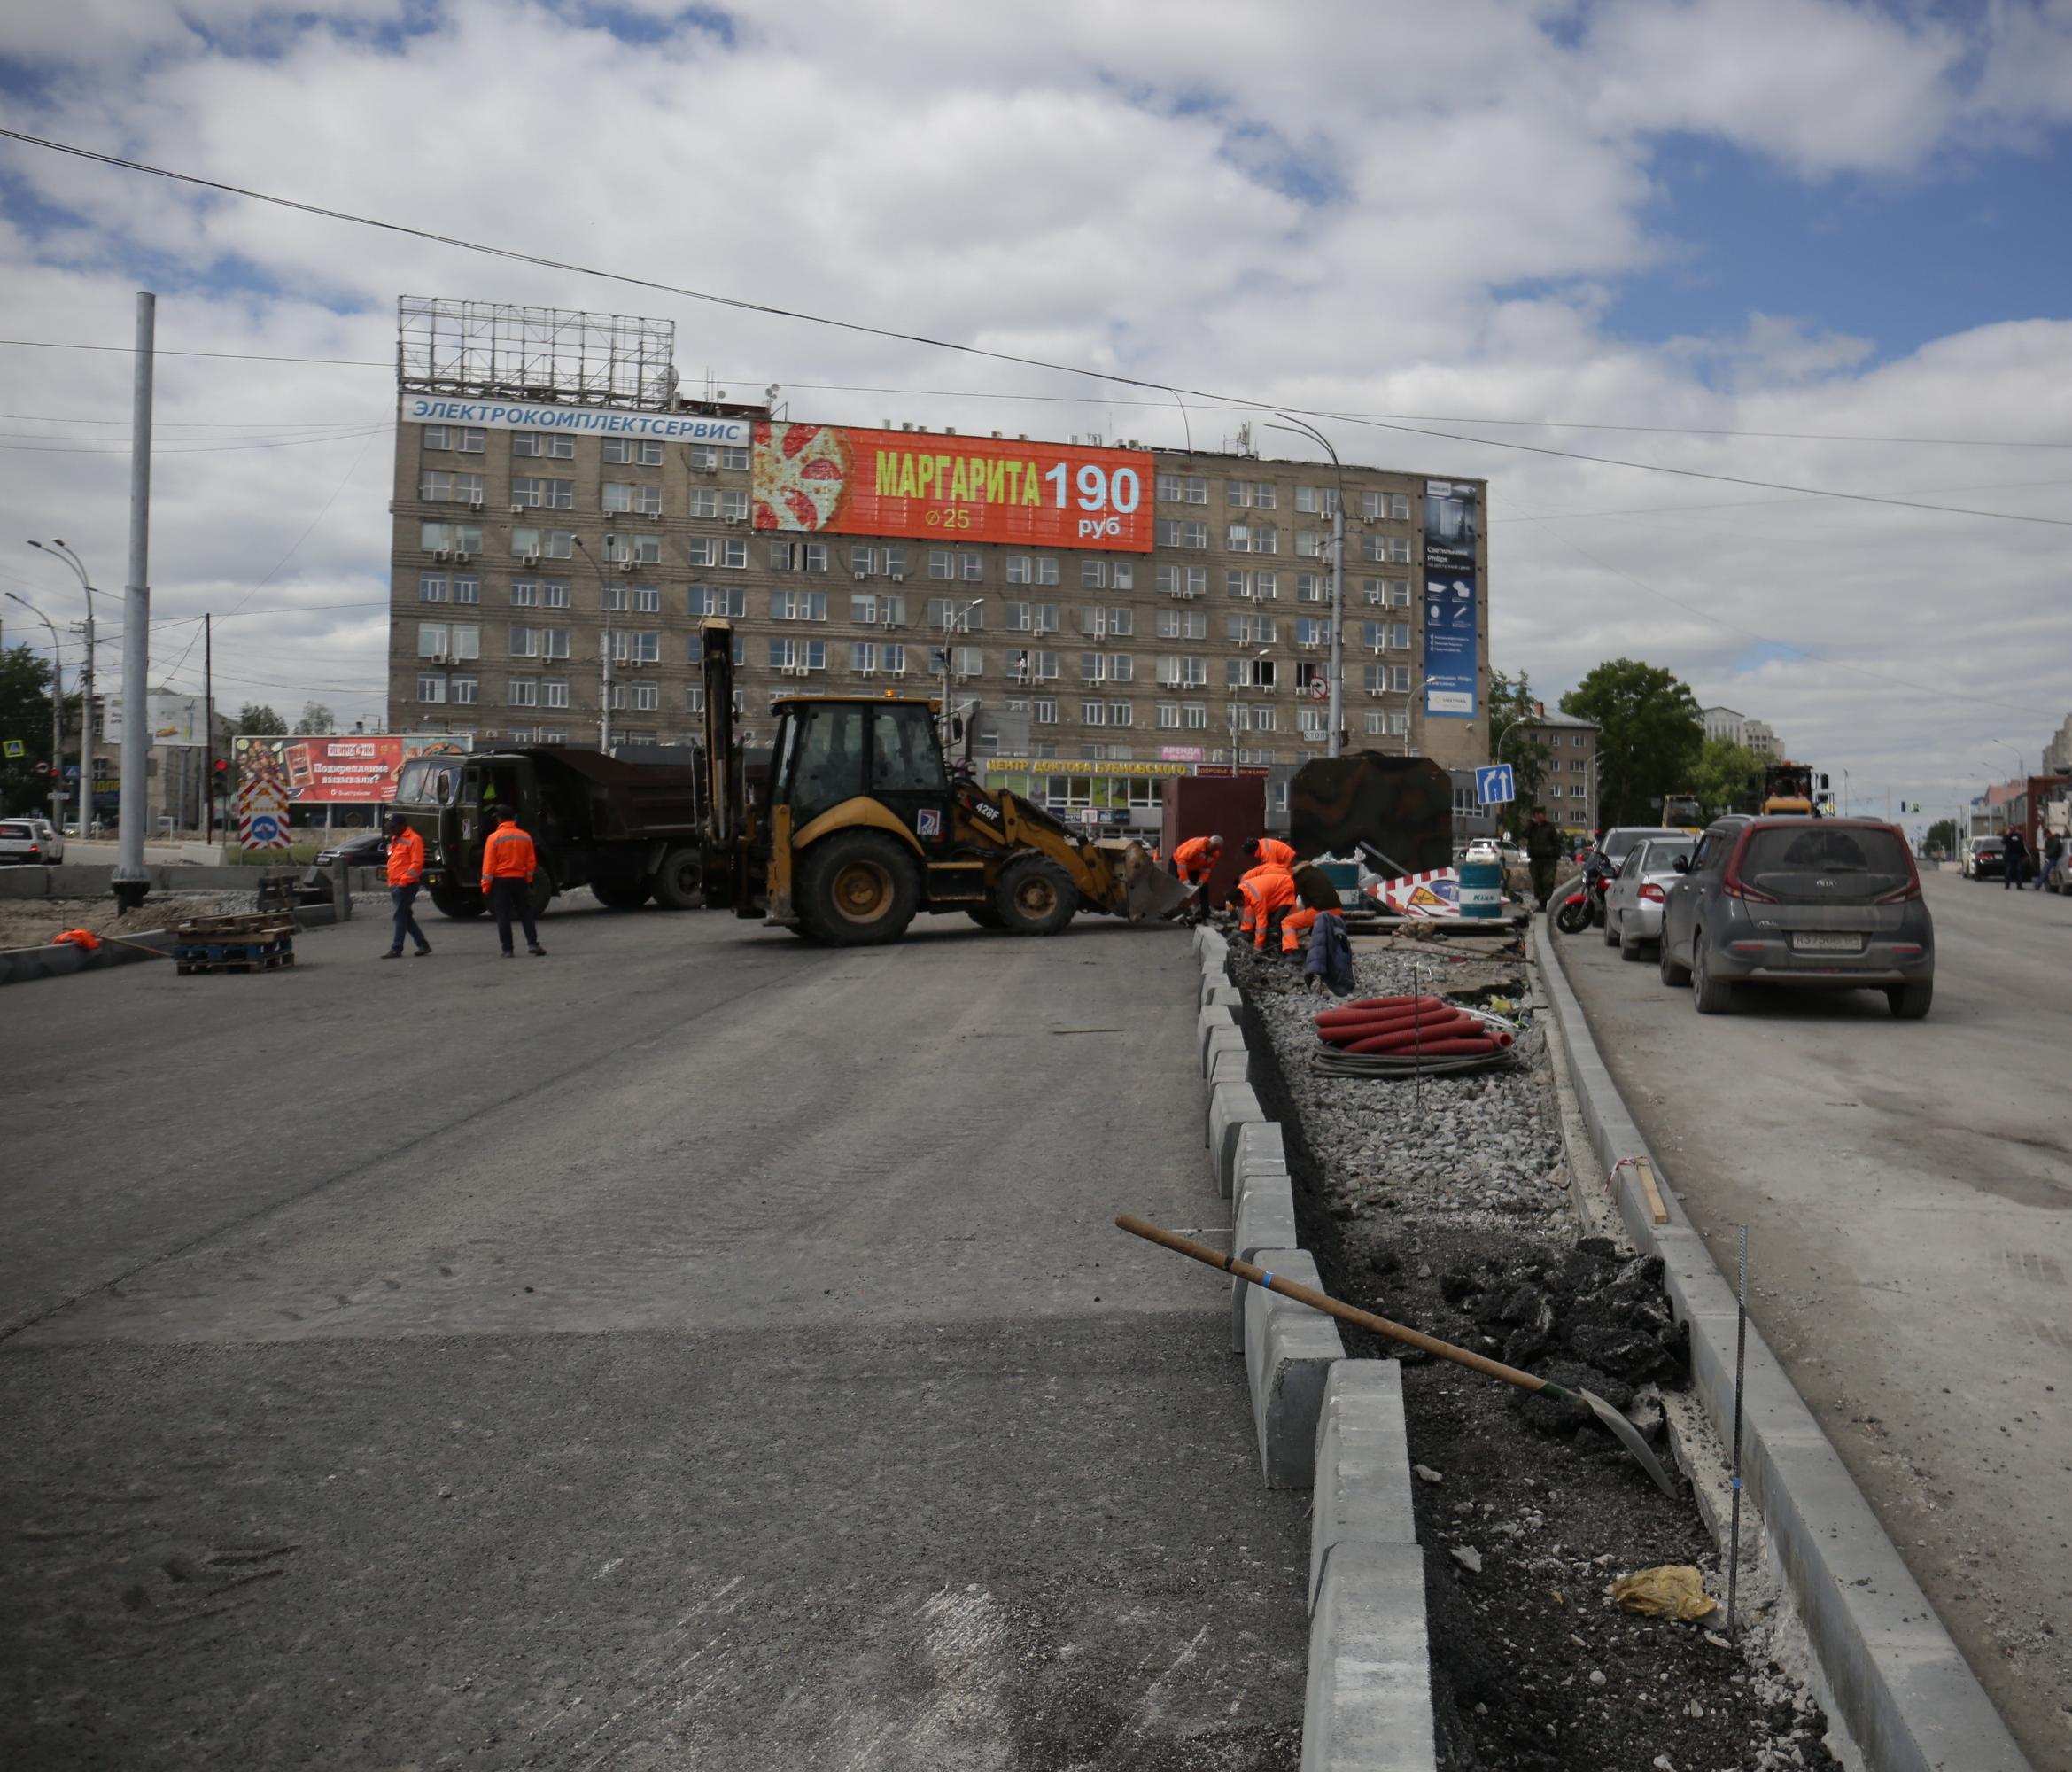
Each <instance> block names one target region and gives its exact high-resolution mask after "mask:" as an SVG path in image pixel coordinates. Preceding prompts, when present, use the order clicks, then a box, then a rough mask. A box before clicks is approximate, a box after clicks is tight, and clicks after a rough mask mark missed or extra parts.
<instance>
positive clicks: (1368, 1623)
mask: <svg viewBox="0 0 2072 1772" xmlns="http://www.w3.org/2000/svg"><path fill="white" fill-rule="evenodd" d="M1391 1364H1393V1363H1391ZM1437 1754H1438V1747H1437V1745H1436V1743H1435V1742H1434V1740H1433V1737H1432V1651H1431V1646H1430V1644H1429V1643H1428V1642H1427V1640H1426V1637H1425V1632H1424V1552H1423V1551H1422V1550H1419V1549H1418V1548H1417V1546H1416V1544H1415V1543H1409V1544H1388V1543H1366V1542H1362V1541H1359V1540H1353V1541H1349V1542H1346V1543H1340V1544H1339V1546H1338V1547H1337V1549H1335V1550H1333V1551H1332V1552H1331V1557H1330V1558H1329V1559H1328V1561H1327V1562H1326V1564H1325V1566H1324V1571H1323V1581H1322V1582H1321V1583H1320V1586H1319V1589H1318V1594H1317V1600H1316V1608H1315V1612H1314V1613H1313V1614H1312V1615H1311V1618H1310V1620H1309V1684H1308V1693H1307V1696H1306V1698H1305V1699H1304V1702H1303V1706H1302V1772H1432V1767H1433V1766H1434V1765H1435V1764H1436V1763H1437Z"/></svg>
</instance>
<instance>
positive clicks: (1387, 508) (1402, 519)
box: [1360, 493, 1410, 523]
mask: <svg viewBox="0 0 2072 1772" xmlns="http://www.w3.org/2000/svg"><path fill="white" fill-rule="evenodd" d="M1360 515H1361V516H1362V517H1365V518H1366V519H1367V520H1368V521H1369V522H1370V523H1378V522H1384V521H1385V522H1389V523H1408V521H1409V520H1410V495H1409V494H1408V493H1362V494H1360Z"/></svg>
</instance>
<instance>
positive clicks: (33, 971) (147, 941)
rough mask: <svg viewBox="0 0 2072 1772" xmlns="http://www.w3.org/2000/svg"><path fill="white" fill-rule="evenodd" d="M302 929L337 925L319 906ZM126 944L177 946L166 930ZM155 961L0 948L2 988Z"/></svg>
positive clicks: (104, 950) (301, 919)
mask: <svg viewBox="0 0 2072 1772" xmlns="http://www.w3.org/2000/svg"><path fill="white" fill-rule="evenodd" d="M294 916H295V925H296V927H297V928H298V929H318V928H321V927H322V925H324V924H326V923H330V922H335V921H337V918H336V916H335V915H334V913H333V912H332V910H331V907H330V905H312V906H310V907H309V908H308V909H307V910H301V911H297V912H296V913H294ZM123 940H124V941H126V942H139V943H142V944H144V945H145V946H148V947H150V948H151V949H153V950H155V951H156V952H159V953H166V952H169V951H170V950H171V948H172V945H173V937H172V936H171V935H170V934H169V933H167V931H165V930H162V929H152V930H150V931H148V932H147V933H145V934H144V935H139V936H125V937H123ZM149 959H151V954H149V953H144V952H139V951H138V950H137V949H136V948H134V947H117V946H116V945H115V944H114V943H113V942H104V943H103V944H101V946H100V947H99V948H98V949H97V950H96V951H95V952H92V953H82V952H80V950H79V949H77V948H76V947H74V946H73V945H72V944H70V943H66V944H64V945H63V946H59V945H58V944H56V943H52V944H50V945H49V946H47V947H12V948H0V985H4V984H27V983H32V982H34V981H35V980H37V979H40V978H70V977H73V976H74V975H76V974H79V973H82V972H105V971H107V970H108V969H109V968H111V967H116V966H131V965H138V964H141V963H142V962H144V960H149Z"/></svg>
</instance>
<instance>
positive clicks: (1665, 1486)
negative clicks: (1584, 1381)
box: [1575, 1388, 1676, 1501]
mask: <svg viewBox="0 0 2072 1772" xmlns="http://www.w3.org/2000/svg"><path fill="white" fill-rule="evenodd" d="M1575 1394H1576V1395H1578V1396H1579V1397H1581V1398H1582V1399H1583V1401H1584V1402H1585V1403H1588V1404H1589V1405H1590V1412H1591V1414H1593V1415H1595V1417H1596V1418H1597V1419H1598V1420H1599V1421H1601V1422H1602V1423H1603V1425H1604V1426H1606V1427H1608V1428H1610V1431H1611V1432H1612V1433H1613V1434H1615V1435H1616V1436H1617V1437H1618V1442H1619V1444H1620V1445H1622V1446H1624V1447H1625V1448H1626V1450H1627V1451H1629V1452H1631V1453H1632V1454H1633V1455H1634V1460H1635V1462H1636V1463H1638V1464H1639V1465H1640V1467H1641V1469H1642V1470H1643V1471H1645V1472H1647V1473H1648V1474H1649V1476H1651V1477H1652V1478H1654V1479H1655V1487H1656V1488H1658V1489H1660V1490H1661V1491H1662V1493H1663V1494H1664V1495H1665V1496H1669V1497H1670V1498H1671V1500H1672V1501H1673V1500H1674V1499H1675V1498H1676V1488H1675V1486H1674V1485H1673V1484H1672V1483H1671V1482H1670V1481H1669V1473H1668V1472H1667V1471H1665V1470H1664V1469H1663V1468H1662V1465H1661V1462H1660V1461H1659V1460H1658V1459H1657V1457H1655V1455H1654V1453H1653V1452H1652V1451H1650V1450H1649V1448H1648V1442H1646V1441H1645V1440H1643V1439H1642V1438H1641V1430H1640V1429H1639V1428H1637V1427H1635V1426H1634V1424H1633V1423H1632V1422H1630V1421H1628V1420H1627V1419H1626V1417H1625V1416H1623V1415H1621V1414H1620V1413H1619V1412H1618V1411H1617V1410H1616V1409H1614V1408H1613V1407H1612V1406H1611V1405H1610V1403H1607V1402H1605V1400H1604V1399H1603V1397H1601V1396H1599V1395H1596V1394H1595V1392H1594V1391H1587V1390H1583V1389H1581V1388H1578V1389H1577V1391H1576V1393H1575Z"/></svg>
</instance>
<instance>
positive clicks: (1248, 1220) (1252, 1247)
mask: <svg viewBox="0 0 2072 1772" xmlns="http://www.w3.org/2000/svg"><path fill="white" fill-rule="evenodd" d="M1237 1208H1238V1211H1237V1216H1236V1219H1235V1222H1234V1223H1233V1224H1232V1226H1231V1230H1230V1249H1231V1252H1232V1253H1233V1254H1234V1255H1236V1256H1237V1257H1238V1260H1239V1261H1241V1262H1253V1261H1257V1260H1258V1259H1259V1252H1260V1251H1261V1249H1292V1248H1294V1247H1298V1246H1297V1243H1296V1238H1295V1193H1294V1189H1293V1188H1292V1186H1290V1185H1289V1183H1288V1179H1287V1177H1285V1176H1274V1175H1267V1174H1263V1173H1254V1174H1251V1175H1248V1176H1244V1177H1240V1185H1239V1187H1238V1198H1237ZM1253 1290H1255V1288H1254V1287H1253V1285H1252V1284H1251V1282H1250V1281H1248V1280H1242V1279H1233V1280H1232V1281H1231V1282H1230V1351H1231V1352H1232V1353H1234V1354H1242V1353H1243V1352H1244V1351H1245V1300H1246V1295H1247V1294H1250V1293H1251V1292H1253Z"/></svg>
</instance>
